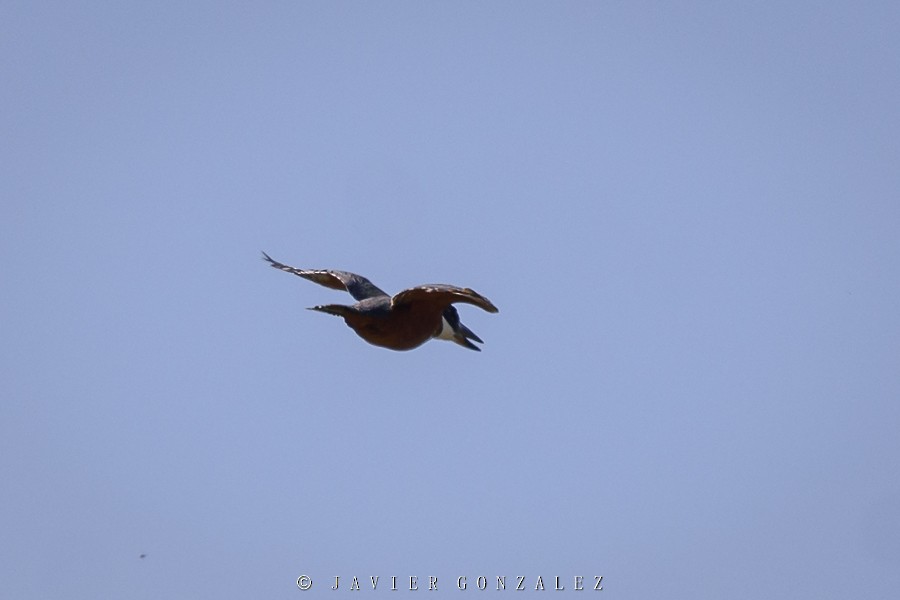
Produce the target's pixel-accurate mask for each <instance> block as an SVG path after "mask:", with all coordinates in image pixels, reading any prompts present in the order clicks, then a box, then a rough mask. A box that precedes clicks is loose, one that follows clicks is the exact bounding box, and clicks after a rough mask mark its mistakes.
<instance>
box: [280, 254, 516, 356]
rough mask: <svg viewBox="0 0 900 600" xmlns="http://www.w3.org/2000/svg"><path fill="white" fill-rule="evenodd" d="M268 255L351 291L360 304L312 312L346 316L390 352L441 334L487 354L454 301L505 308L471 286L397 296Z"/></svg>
mask: <svg viewBox="0 0 900 600" xmlns="http://www.w3.org/2000/svg"><path fill="white" fill-rule="evenodd" d="M262 255H263V260H265V261H268V263H269V265H270V266H271V267H273V268H275V269H279V270H281V271H284V272H286V273H293V274H294V275H297V276H298V277H302V278H303V279H306V280H309V281H312V282H314V283H318V284H319V285H322V286H325V287H327V288H331V289H334V290H341V291H346V292H349V293H350V295H351V296H353V298H354V299H355V300H356V301H357V302H356V304H353V305H344V304H323V305H319V306H312V307H310V308H309V310H315V311H319V312H323V313H327V314H330V315H336V316H339V317H343V318H344V322H345V323H346V324H347V325H348V326H349V327H350V328H351V329H353V331H355V332H356V334H357V335H358V336H359V337H361V338H362V339H364V340H365V341H367V342H368V343H370V344H372V345H374V346H380V347H382V348H388V349H390V350H398V351H402V350H412V349H413V348H418V347H419V346H421V345H422V344H424V343H425V342H427V341H428V340H430V339H432V338H438V339H442V340H448V341H451V342H454V343H456V344H459V345H460V346H462V347H464V348H468V349H469V350H476V351H478V352H481V348H479V347H478V346H476V345H475V344H473V343H472V342H473V341H475V342H478V343H479V344H483V343H484V342H483V341H482V340H481V338H480V337H478V336H477V335H475V333H474V332H473V331H472V330H471V329H469V328H468V327H466V326H465V325H463V324H462V322H461V321H460V319H459V312H458V311H457V310H456V307H455V306H453V304H454V303H457V302H460V303H464V304H472V305H474V306H477V307H479V308H481V309H483V310H485V311H487V312H489V313H497V312H500V311H499V309H498V308H497V307H496V306H494V305H493V304H492V303H491V301H490V300H488V299H487V298H485V297H484V296H482V295H481V294H479V293H477V292H475V291H474V290H472V289H469V288H461V287H456V286H453V285H445V284H428V285H419V286H416V287H411V288H409V289H405V290H403V291H402V292H399V293H397V294H395V295H394V296H393V297H392V296H389V295H388V294H387V293H386V292H384V291H383V290H381V289H380V288H379V287H378V286H376V285H375V284H373V283H372V282H371V281H369V280H368V279H366V278H365V277H363V276H362V275H357V274H355V273H349V272H347V271H335V270H331V269H297V268H295V267H291V266H289V265H286V264H283V263H280V262H278V261H277V260H275V259H273V258H272V257H270V256H269V255H268V254H266V253H265V252H263V253H262Z"/></svg>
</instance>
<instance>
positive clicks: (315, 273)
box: [262, 252, 387, 300]
mask: <svg viewBox="0 0 900 600" xmlns="http://www.w3.org/2000/svg"><path fill="white" fill-rule="evenodd" d="M262 255H263V258H264V259H265V260H267V261H269V264H270V266H272V267H274V268H276V269H279V270H281V271H284V272H285V273H293V274H294V275H297V276H298V277H302V278H303V279H308V280H309V281H312V282H314V283H318V284H319V285H324V286H325V287H327V288H331V289H333V290H341V291H346V292H350V295H351V296H353V297H354V298H355V299H356V300H365V299H366V298H375V297H378V296H387V294H386V293H385V292H384V291H382V290H381V289H380V288H378V286H376V285H375V284H374V283H372V282H371V281H369V280H368V279H366V278H365V277H363V276H362V275H357V274H355V273H348V272H346V271H332V270H320V269H297V268H295V267H291V266H289V265H286V264H283V263H280V262H278V261H277V260H274V259H273V258H272V257H270V256H269V255H268V254H266V253H265V252H263V253H262Z"/></svg>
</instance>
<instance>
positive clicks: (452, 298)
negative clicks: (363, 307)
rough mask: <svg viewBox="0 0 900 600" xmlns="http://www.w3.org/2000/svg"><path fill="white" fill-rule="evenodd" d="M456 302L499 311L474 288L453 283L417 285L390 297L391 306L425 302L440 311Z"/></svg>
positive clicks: (493, 311) (488, 310) (489, 310)
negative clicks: (457, 285)
mask: <svg viewBox="0 0 900 600" xmlns="http://www.w3.org/2000/svg"><path fill="white" fill-rule="evenodd" d="M456 302H462V303H464V304H472V305H475V306H477V307H478V308H481V309H483V310H486V311H487V312H490V313H495V312H500V310H499V309H498V308H497V307H496V306H494V305H493V304H492V303H491V301H490V300H488V299H487V298H485V297H484V296H482V295H481V294H479V293H478V292H476V291H475V290H470V289H469V288H461V287H456V286H454V285H444V284H442V283H436V284H431V285H419V286H416V287H414V288H409V289H408V290H403V291H402V292H400V293H399V294H397V295H396V296H394V297H393V298H391V306H402V305H404V304H418V303H425V304H429V305H432V306H435V307H436V308H439V309H440V310H441V311H443V310H444V309H446V308H447V307H448V306H450V305H451V304H454V303H456Z"/></svg>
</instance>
